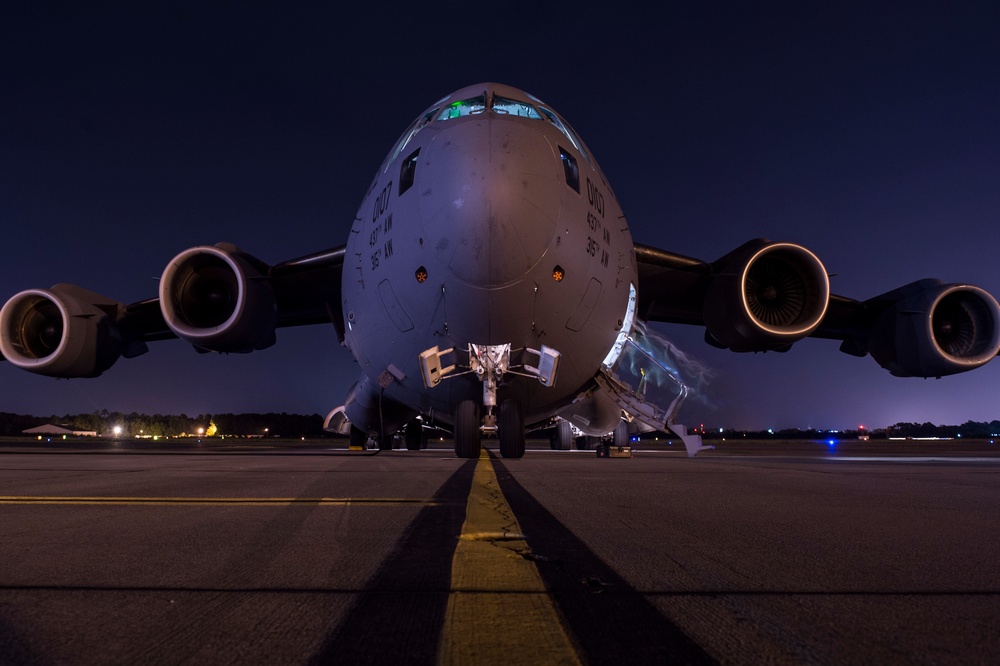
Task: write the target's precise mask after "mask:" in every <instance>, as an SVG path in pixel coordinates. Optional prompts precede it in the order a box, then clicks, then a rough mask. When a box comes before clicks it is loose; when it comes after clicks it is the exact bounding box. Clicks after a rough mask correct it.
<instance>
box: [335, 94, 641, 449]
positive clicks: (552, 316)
mask: <svg viewBox="0 0 1000 666" xmlns="http://www.w3.org/2000/svg"><path fill="white" fill-rule="evenodd" d="M636 282H637V277H636V268H635V260H634V248H633V243H632V237H631V234H630V233H629V229H628V225H627V224H626V221H625V217H624V215H623V214H622V211H621V208H620V206H619V204H618V201H617V200H616V199H615V196H614V194H613V192H612V190H611V188H610V187H609V185H608V184H607V180H606V179H605V177H604V175H603V174H602V173H601V170H600V168H599V167H598V166H597V163H596V162H595V161H594V158H593V156H592V155H591V154H590V152H589V151H588V150H587V149H586V147H585V146H584V144H583V143H582V142H581V141H580V139H579V138H578V137H577V135H576V134H575V133H573V130H572V129H571V128H569V126H568V125H566V124H565V121H563V120H562V119H561V118H560V117H558V116H557V115H555V113H554V112H553V111H551V109H550V108H549V107H547V106H546V105H544V104H542V103H540V102H539V101H538V100H535V99H534V98H532V97H531V96H530V95H528V94H526V93H524V92H522V91H520V90H517V89H514V88H509V87H506V86H499V85H495V84H482V85H477V86H471V87H469V88H465V89H462V90H459V91H457V92H456V93H454V94H452V95H450V96H448V97H446V98H445V99H443V100H441V101H440V102H438V103H437V104H435V105H433V106H432V107H431V108H430V109H428V110H427V111H425V112H424V113H422V114H421V115H420V116H419V117H418V119H417V121H415V123H414V124H413V125H412V126H411V127H410V128H408V129H407V131H406V132H405V133H404V134H403V136H402V137H401V138H400V140H399V141H398V142H397V144H396V145H395V146H394V147H393V149H392V151H391V152H390V153H389V155H388V156H387V158H386V160H385V162H384V163H383V164H382V166H381V167H380V168H379V170H378V172H377V174H376V176H375V179H374V181H373V183H372V186H371V188H370V190H369V192H368V194H367V195H366V196H365V198H364V200H363V201H362V203H361V206H360V208H359V210H358V214H357V216H356V219H355V222H354V225H353V227H352V229H351V234H350V237H349V239H348V242H347V248H346V254H345V260H344V272H343V303H342V305H343V312H344V324H345V334H346V337H345V342H346V345H347V346H348V347H349V348H350V350H351V352H352V353H353V354H354V357H355V358H356V359H357V361H358V363H359V364H360V365H361V367H362V369H363V372H364V375H365V377H364V378H363V380H362V384H365V383H367V386H362V387H356V388H357V390H359V391H367V392H368V394H369V397H368V398H367V399H364V398H363V399H361V400H360V403H362V404H366V405H368V408H367V409H368V411H367V412H365V409H363V408H361V407H360V406H359V407H357V408H355V409H354V410H353V413H352V409H351V406H350V404H349V405H348V415H349V416H350V418H351V420H352V422H354V423H356V424H358V425H359V426H360V427H362V428H379V427H380V426H379V425H377V424H374V423H370V422H369V421H370V420H371V409H370V407H371V406H372V398H371V396H374V395H375V392H376V391H382V390H383V389H384V393H382V394H381V395H380V396H379V397H380V398H382V399H388V400H389V401H392V402H394V403H397V404H399V405H401V406H404V407H405V408H406V410H403V411H404V412H406V411H407V410H408V413H403V412H400V413H399V414H398V416H397V419H392V420H398V419H406V418H407V417H409V416H411V415H412V413H414V412H420V413H422V414H425V415H431V416H433V417H434V418H436V419H437V418H439V419H440V420H441V421H443V422H444V423H451V422H452V414H453V412H454V409H455V406H456V405H457V404H458V403H459V402H460V401H462V400H476V401H481V400H482V396H483V381H482V380H481V378H480V377H477V375H476V374H475V373H471V374H466V375H464V376H456V377H452V378H447V379H445V380H444V381H442V382H441V383H440V384H439V385H437V386H435V387H433V388H430V389H428V388H426V387H425V385H424V382H423V381H422V379H421V368H420V365H419V357H420V354H421V352H424V351H425V350H428V349H430V348H433V347H438V348H439V349H442V350H443V349H448V348H454V349H456V350H459V352H458V354H457V355H458V358H459V362H460V363H461V358H462V355H461V353H460V352H461V350H467V349H468V348H469V345H476V346H480V347H485V346H491V347H492V346H500V345H507V344H509V345H510V346H511V350H512V352H511V366H512V368H514V366H516V365H517V363H518V361H519V360H525V362H528V361H530V360H531V359H533V357H532V356H531V355H530V353H526V352H521V351H519V350H524V349H534V350H538V349H539V348H540V347H541V346H542V345H544V346H546V347H548V348H551V349H554V350H556V351H557V352H558V353H559V354H560V359H559V366H558V374H557V376H556V377H555V381H554V383H553V385H552V386H545V385H543V384H542V383H541V382H540V381H539V380H538V379H536V378H533V377H527V376H522V375H518V374H513V373H508V374H505V375H504V377H503V379H502V381H500V383H499V386H498V387H497V398H498V400H500V401H502V400H505V399H515V400H518V401H520V403H521V404H522V406H523V409H524V416H525V422H526V423H528V424H533V423H539V422H542V421H544V420H545V419H547V418H548V417H550V416H552V415H553V414H554V413H556V412H557V411H558V410H559V409H560V408H562V407H565V406H566V405H567V404H568V403H570V402H572V401H573V400H574V399H576V398H577V397H578V395H579V394H580V393H581V391H582V390H584V389H585V388H586V387H588V385H589V384H590V383H592V380H593V378H594V376H595V374H596V373H597V372H598V370H599V369H600V366H601V364H602V362H603V361H604V360H605V359H606V357H607V356H608V354H609V352H610V351H611V350H612V348H613V347H614V346H615V341H616V339H617V338H618V336H619V333H620V332H621V331H622V328H623V326H624V327H626V328H627V327H628V326H629V325H630V324H631V322H630V321H628V318H627V316H626V313H631V311H632V310H631V308H630V293H631V294H633V299H634V285H635V284H636ZM526 354H527V355H526ZM515 371H516V370H515ZM456 374H457V373H456ZM356 397H357V396H356ZM385 418H386V414H385V410H384V409H383V414H382V419H383V420H384V419H385ZM616 418H617V414H616ZM383 425H384V424H383ZM392 425H398V424H392ZM605 432H606V431H605Z"/></svg>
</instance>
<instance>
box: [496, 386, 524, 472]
mask: <svg viewBox="0 0 1000 666" xmlns="http://www.w3.org/2000/svg"><path fill="white" fill-rule="evenodd" d="M499 426H500V455H502V456H503V457H504V458H523V457H524V411H523V410H522V408H521V403H519V402H518V401H517V400H504V401H503V402H501V403H500V422H499Z"/></svg>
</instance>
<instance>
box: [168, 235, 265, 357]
mask: <svg viewBox="0 0 1000 666" xmlns="http://www.w3.org/2000/svg"><path fill="white" fill-rule="evenodd" d="M266 271H267V267H266V266H265V265H264V264H263V263H262V262H260V261H258V260H257V259H254V258H253V257H251V256H249V255H247V254H244V253H243V252H242V251H240V249H239V248H237V247H236V246H235V245H230V244H228V243H220V244H218V245H215V246H200V247H193V248H190V249H188V250H184V251H183V252H181V253H180V254H178V255H177V256H176V257H174V258H173V259H172V260H171V261H170V263H169V264H167V267H166V268H165V269H164V270H163V276H162V277H161V278H160V310H161V311H162V312H163V319H164V321H165V322H166V324H167V326H169V327H170V330H172V331H173V332H174V333H175V334H176V335H177V337H179V338H181V339H182V340H186V341H187V342H190V343H191V344H192V345H194V346H195V347H198V348H200V349H204V350H208V351H215V352H224V353H245V352H251V351H253V350H255V349H264V348H265V347H270V346H271V345H272V344H274V340H275V337H274V330H275V328H276V326H277V322H278V310H277V306H276V304H275V299H274V290H273V289H272V288H271V285H270V283H269V282H268V280H267V278H266V277H265V275H264V274H265V273H266Z"/></svg>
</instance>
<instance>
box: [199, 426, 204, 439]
mask: <svg viewBox="0 0 1000 666" xmlns="http://www.w3.org/2000/svg"><path fill="white" fill-rule="evenodd" d="M204 434H205V429H204V428H202V427H201V426H198V436H199V437H201V436H202V435H204Z"/></svg>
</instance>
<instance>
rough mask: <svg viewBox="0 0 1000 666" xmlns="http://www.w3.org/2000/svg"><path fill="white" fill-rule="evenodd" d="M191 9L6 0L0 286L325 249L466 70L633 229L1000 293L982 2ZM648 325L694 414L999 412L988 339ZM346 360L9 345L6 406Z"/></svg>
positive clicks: (797, 416)
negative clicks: (801, 334) (39, 352)
mask: <svg viewBox="0 0 1000 666" xmlns="http://www.w3.org/2000/svg"><path fill="white" fill-rule="evenodd" d="M86 4H87V5H88V6H90V5H92V3H86ZM205 4H206V3H196V2H191V3H158V4H157V8H155V9H153V8H151V7H150V6H151V5H152V3H124V4H123V5H122V6H112V5H103V6H101V7H99V8H96V9H95V8H92V7H90V8H87V9H70V8H66V7H65V6H64V5H63V4H62V3H46V4H42V3H3V4H2V5H0V91H2V92H0V228H2V229H3V232H4V236H3V244H2V248H3V261H2V262H0V296H2V297H3V298H6V297H8V296H9V295H11V294H13V293H14V292H16V291H19V290H21V289H25V288H29V287H48V286H50V285H52V284H54V283H57V282H73V283H76V284H80V285H82V286H85V287H87V288H89V289H92V290H94V291H97V292H99V293H104V294H106V295H108V296H111V297H114V298H116V299H118V300H121V301H123V302H131V301H135V300H139V299H142V298H146V297H148V296H151V295H153V294H154V293H155V291H156V282H155V278H156V277H158V276H159V275H160V273H161V271H162V269H163V266H164V265H165V263H166V262H167V261H168V260H169V259H170V258H171V257H173V256H174V255H175V254H176V253H178V252H179V251H181V250H183V249H185V248H186V247H190V246H192V245H198V244H205V243H215V242H219V241H230V242H234V243H236V244H238V245H240V246H242V247H243V248H245V249H246V250H248V251H250V252H252V253H254V254H256V255H257V256H259V257H260V258H261V259H263V260H265V261H268V262H277V261H280V260H282V259H287V258H291V257H293V256H298V255H301V254H306V253H309V252H311V251H314V250H318V249H322V248H327V247H332V246H334V245H339V244H341V243H343V242H344V240H345V238H346V234H347V232H348V229H349V228H350V223H351V220H352V219H353V217H354V214H355V212H356V209H357V206H358V203H359V202H360V199H361V196H362V195H363V193H364V191H365V189H366V187H367V186H368V184H369V182H370V180H371V176H372V174H373V173H374V171H375V169H376V168H377V167H378V165H379V164H380V162H381V161H382V159H383V158H384V156H385V153H386V151H387V150H388V149H389V148H390V146H391V145H392V143H393V142H394V141H395V139H396V138H397V137H398V135H399V134H400V133H401V132H402V131H403V129H404V128H405V127H406V126H407V124H408V123H409V122H410V121H411V120H412V119H413V118H414V117H415V116H416V114H417V113H419V112H420V111H421V110H422V109H423V108H425V107H426V106H428V105H429V104H431V103H432V102H433V101H434V100H436V99H439V98H440V97H442V96H444V95H445V94H447V93H449V92H451V91H452V90H455V89H457V88H460V87H463V86H466V85H469V84H472V83H476V82H480V81H499V82H502V83H507V84H510V85H513V86H517V87H519V88H522V89H524V90H527V91H529V92H531V93H532V94H534V95H536V96H538V97H540V98H541V99H543V100H545V101H547V102H548V103H550V104H551V105H553V106H555V108H556V109H557V110H559V111H560V113H562V115H564V116H565V117H566V118H567V119H568V120H569V121H570V122H571V123H572V124H573V125H574V127H575V128H576V129H577V131H578V132H579V133H580V134H581V135H582V136H583V138H584V141H586V142H587V143H588V145H589V146H590V148H591V151H592V152H593V154H594V155H595V156H596V157H597V160H598V161H599V162H600V163H601V165H602V167H603V169H604V171H605V172H606V174H607V175H608V177H609V179H610V181H611V183H612V185H613V186H614V188H615V191H616V193H617V195H618V198H619V199H620V201H621V203H622V206H623V207H624V209H625V212H626V214H627V215H628V218H629V222H630V225H631V227H632V231H633V235H634V237H635V239H636V240H637V241H639V242H644V243H649V244H653V245H658V246H660V247H664V248H667V249H670V250H673V251H676V252H681V253H683V254H688V255H693V256H697V257H700V258H703V259H706V260H712V259H715V258H718V257H719V256H721V255H723V254H725V253H726V252H728V251H729V250H731V249H733V248H735V247H736V246H738V245H739V244H741V243H742V242H744V241H745V240H747V239H749V238H754V237H759V236H764V237H769V238H772V239H775V240H789V241H794V242H799V243H802V244H804V245H806V246H808V247H809V248H811V249H812V250H813V251H814V252H816V253H817V254H818V255H819V256H820V258H821V259H823V261H824V263H825V264H826V266H827V268H828V270H829V271H830V272H831V273H835V274H836V276H835V277H834V278H833V279H832V286H833V289H834V291H835V292H836V293H840V294H844V295H847V296H851V297H854V298H860V299H864V298H868V297H871V296H874V295H876V294H879V293H882V292H885V291H888V290H889V289H892V288H894V287H897V286H900V285H902V284H905V283H908V282H911V281H913V280H916V279H919V278H922V277H941V278H943V279H946V280H949V281H967V282H971V283H973V284H978V285H980V286H982V287H985V288H986V289H988V290H990V291H992V292H994V293H1000V266H998V247H997V246H998V242H997V241H998V239H1000V230H998V221H1000V220H998V218H1000V215H998V214H1000V123H998V122H997V109H998V108H1000V85H998V82H1000V42H998V40H997V39H996V35H997V34H1000V9H997V7H1000V6H998V5H996V4H995V3H990V2H983V3H949V4H946V3H920V2H900V3H871V2H865V3H861V2H859V3H804V2H787V3H735V2H734V3H702V2H698V3H690V4H691V5H692V6H690V7H688V6H683V5H682V6H674V7H671V6H670V5H665V6H666V7H667V9H661V10H658V11H657V13H655V14H653V13H649V10H648V9H641V10H640V9H629V8H627V7H616V8H612V7H607V6H603V5H595V6H593V7H586V6H585V4H586V3H579V2H572V3H531V4H530V5H529V4H524V3H507V4H503V5H496V4H495V3H493V4H491V5H489V6H484V5H477V4H467V5H464V6H463V7H462V8H454V7H451V6H435V3H422V4H420V5H418V4H416V3H409V4H406V5H402V4H400V5H398V6H394V5H392V4H386V3H370V4H371V5H372V8H371V9H370V10H368V9H362V8H359V7H353V8H352V9H350V10H344V9H342V8H339V7H329V8H325V7H324V8H320V7H319V3H275V6H274V7H271V6H269V5H256V4H254V3H207V6H203V5H205ZM359 4H360V3H359ZM642 4H644V5H645V4H646V3H642ZM638 5H639V3H637V6H638ZM952 5H955V6H952ZM529 7H530V9H529ZM660 330H661V331H663V332H664V333H665V334H666V335H667V336H668V337H670V338H671V339H672V340H674V341H675V342H676V343H677V344H678V345H679V346H680V347H682V348H683V349H685V350H686V351H688V352H689V353H691V354H692V355H694V356H695V357H696V358H698V359H699V360H700V361H701V362H702V363H704V364H705V365H707V366H709V367H710V368H711V369H712V371H713V374H714V379H713V381H712V383H711V384H710V386H709V387H708V390H707V393H706V395H705V396H703V398H702V399H701V400H700V401H698V402H692V403H691V404H690V405H689V407H688V408H687V409H686V410H685V412H683V413H682V416H686V418H687V420H688V421H689V422H699V421H704V422H705V423H706V425H709V424H711V425H718V426H726V427H753V428H756V427H808V426H813V427H848V426H854V425H857V424H858V423H865V424H866V425H870V426H872V427H878V426H884V425H888V424H892V423H895V422H897V421H920V422H923V421H933V422H936V423H960V422H963V421H965V420H968V419H973V420H991V419H995V418H1000V401H998V400H997V389H998V387H1000V362H994V363H993V364H991V365H990V366H988V367H986V368H984V369H981V370H979V371H977V372H973V373H968V374H966V375H962V376H956V377H950V378H944V379H941V380H922V379H896V378H893V377H891V376H889V375H888V373H886V372H885V371H883V370H882V369H880V368H879V367H878V366H877V365H876V364H875V363H874V362H873V361H871V359H857V358H853V357H849V356H846V355H844V354H841V353H840V352H839V351H838V350H837V344H836V343H832V342H829V341H823V340H806V341H803V342H801V343H799V344H797V345H796V346H795V347H794V348H793V349H792V351H791V352H789V353H787V354H764V355H749V356H747V355H736V354H732V353H729V352H722V351H718V350H715V349H713V348H710V347H708V346H706V345H705V344H704V343H703V342H702V331H701V330H700V329H684V328H682V327H663V328H661V329H660ZM356 375H357V366H356V365H355V364H354V363H353V362H352V361H351V359H350V355H349V354H348V352H347V351H346V350H344V349H341V348H339V346H338V344H337V341H336V337H335V334H334V332H333V330H332V328H331V329H326V328H322V327H320V328H309V329H285V330H281V331H279V333H278V344H277V345H276V346H275V347H272V348H271V349H268V350H266V351H263V352H257V353H254V354H251V355H247V356H216V355H198V354H195V353H194V352H193V351H192V350H191V349H190V347H188V346H186V345H185V344H184V343H182V342H179V341H170V342H164V343H159V344H157V345H155V347H154V348H153V349H152V351H151V353H149V354H147V355H145V356H143V357H140V358H137V359H133V360H122V361H119V363H118V364H117V365H116V366H115V367H114V368H112V369H111V370H110V371H109V372H108V373H106V375H105V376H103V377H101V378H99V379H97V380H72V381H56V380H51V379H47V378H42V377H35V376H32V375H29V374H27V373H23V372H20V371H17V370H16V369H15V368H13V367H10V366H9V365H2V366H0V411H13V412H27V413H35V414H50V413H66V412H79V411H92V410H95V409H101V408H108V409H111V410H122V411H132V410H136V411H146V412H162V413H180V412H186V413H189V414H196V413H204V412H223V411H288V412H321V413H325V412H326V411H328V410H329V409H330V408H332V407H334V406H336V405H338V404H340V403H341V402H342V401H343V398H344V392H345V391H346V389H347V388H348V387H349V386H350V384H351V383H352V382H353V381H354V379H355V378H356ZM682 420H683V419H682Z"/></svg>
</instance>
